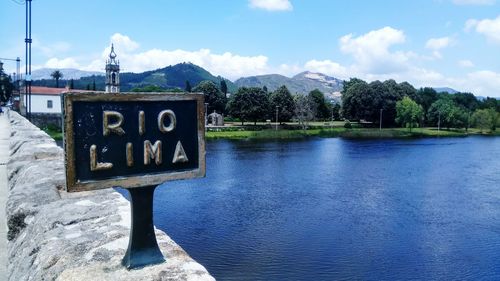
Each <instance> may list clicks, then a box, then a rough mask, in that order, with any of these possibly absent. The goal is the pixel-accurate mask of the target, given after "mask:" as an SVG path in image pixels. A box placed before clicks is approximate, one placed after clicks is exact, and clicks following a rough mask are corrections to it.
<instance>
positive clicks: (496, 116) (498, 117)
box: [487, 108, 500, 132]
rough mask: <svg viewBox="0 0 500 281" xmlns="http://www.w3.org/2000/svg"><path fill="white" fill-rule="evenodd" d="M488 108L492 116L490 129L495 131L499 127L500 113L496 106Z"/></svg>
mask: <svg viewBox="0 0 500 281" xmlns="http://www.w3.org/2000/svg"><path fill="white" fill-rule="evenodd" d="M487 110H488V115H489V117H490V130H491V131H492V132H494V131H495V130H496V129H497V125H498V122H499V121H500V113H499V112H498V111H496V110H495V109H494V108H488V109H487Z"/></svg>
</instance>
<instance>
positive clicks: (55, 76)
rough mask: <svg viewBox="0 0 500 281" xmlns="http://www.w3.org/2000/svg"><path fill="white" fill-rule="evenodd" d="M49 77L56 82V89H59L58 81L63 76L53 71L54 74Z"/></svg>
mask: <svg viewBox="0 0 500 281" xmlns="http://www.w3.org/2000/svg"><path fill="white" fill-rule="evenodd" d="M50 76H52V78H54V79H55V80H56V88H59V79H61V78H63V74H62V73H61V71H59V70H54V72H52V73H51V74H50Z"/></svg>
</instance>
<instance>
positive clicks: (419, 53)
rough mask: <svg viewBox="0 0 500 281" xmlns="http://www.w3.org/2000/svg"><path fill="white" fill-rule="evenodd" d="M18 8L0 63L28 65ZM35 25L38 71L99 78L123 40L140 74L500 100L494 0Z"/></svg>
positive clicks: (332, 4) (83, 7)
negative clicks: (450, 92)
mask: <svg viewBox="0 0 500 281" xmlns="http://www.w3.org/2000/svg"><path fill="white" fill-rule="evenodd" d="M19 1H22V0H4V1H2V3H1V4H0V5H1V7H0V11H1V12H0V24H1V25H2V28H1V31H0V36H1V38H2V41H1V42H2V44H0V57H7V58H11V57H14V58H15V57H17V56H20V57H21V59H24V23H25V6H24V5H19V4H18V2H19ZM499 2H500V1H499ZM32 22H33V27H32V37H33V39H34V41H33V52H32V62H33V67H34V68H41V67H53V68H65V67H74V68H79V69H84V70H97V71H102V70H103V68H104V60H105V57H106V54H107V53H108V52H109V45H110V43H111V42H114V44H115V48H116V52H117V54H118V58H119V59H120V61H121V66H122V69H123V70H124V71H131V72H140V71H145V70H151V69H156V68H161V67H164V66H167V65H171V64H176V63H179V62H183V61H191V62H193V63H195V64H198V65H200V66H202V67H204V68H206V69H207V70H209V71H210V72H212V73H213V74H215V75H222V76H224V77H227V78H229V79H232V80H235V79H237V78H239V77H242V76H250V75H258V74H269V73H280V74H283V75H287V76H293V75H295V74H297V73H299V72H301V71H305V70H309V71H315V72H322V73H325V74H328V75H331V76H335V77H338V78H342V79H348V78H349V77H360V78H362V79H365V80H368V81H371V80H375V79H380V80H385V79H390V78H392V79H395V80H397V81H398V82H402V81H408V82H410V83H412V84H413V85H415V86H416V87H421V86H449V87H453V88H455V89H457V90H462V91H470V92H473V93H475V94H477V95H483V96H496V97H500V55H499V54H500V9H499V4H498V3H497V2H496V0H419V1H401V0H397V1H396V0H394V1H393V0H390V1H382V0H381V1H370V0H366V1H355V0H352V1H333V0H225V1H223V0H210V1H202V0H198V1H195V0H163V1H160V0H158V1H153V0H150V1H118V0H106V1H102V0H86V1H62V0H33V2H32ZM5 67H6V69H7V70H8V71H10V72H12V71H13V70H14V65H13V64H11V63H6V65H5Z"/></svg>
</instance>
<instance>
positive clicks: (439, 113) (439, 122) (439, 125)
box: [438, 111, 441, 132]
mask: <svg viewBox="0 0 500 281" xmlns="http://www.w3.org/2000/svg"><path fill="white" fill-rule="evenodd" d="M440 129H441V111H438V132H439V130H440Z"/></svg>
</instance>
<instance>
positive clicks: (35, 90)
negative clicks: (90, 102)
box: [20, 86, 89, 114]
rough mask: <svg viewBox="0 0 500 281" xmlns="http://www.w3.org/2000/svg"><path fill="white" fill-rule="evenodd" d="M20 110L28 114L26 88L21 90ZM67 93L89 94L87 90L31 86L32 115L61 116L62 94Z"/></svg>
mask: <svg viewBox="0 0 500 281" xmlns="http://www.w3.org/2000/svg"><path fill="white" fill-rule="evenodd" d="M21 90H22V91H21V99H20V109H21V113H23V114H25V113H26V103H27V102H29V101H27V100H26V94H25V88H24V87H23V88H22V89H21ZM65 92H73V93H74V92H89V91H86V90H74V89H72V90H69V89H67V88H52V87H39V86H31V113H32V114H36V113H51V114H61V113H62V108H61V94H64V93H65Z"/></svg>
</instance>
